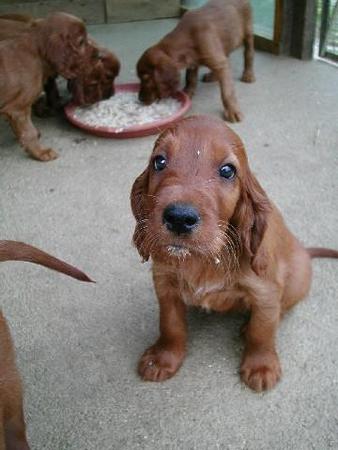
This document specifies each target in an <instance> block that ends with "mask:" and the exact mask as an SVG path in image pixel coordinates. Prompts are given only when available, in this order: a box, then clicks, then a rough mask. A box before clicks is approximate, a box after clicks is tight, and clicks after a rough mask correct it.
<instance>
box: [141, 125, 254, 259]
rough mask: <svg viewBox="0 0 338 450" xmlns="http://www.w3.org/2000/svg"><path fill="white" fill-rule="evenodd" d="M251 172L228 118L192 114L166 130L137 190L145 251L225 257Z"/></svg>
mask: <svg viewBox="0 0 338 450" xmlns="http://www.w3.org/2000/svg"><path fill="white" fill-rule="evenodd" d="M247 176H248V165H247V159H246V155H245V151H244V148H243V144H242V142H241V141H240V139H239V137H238V136H237V135H236V134H235V133H234V132H232V131H231V130H230V128H228V127H227V126H226V125H225V124H224V122H223V121H221V120H214V119H209V118H206V117H192V118H188V119H185V120H183V121H181V122H180V123H179V124H178V125H177V126H175V127H174V128H172V129H170V130H168V131H166V132H164V133H163V134H162V135H161V136H160V138H159V139H158V140H157V142H156V144H155V147H154V150H153V153H152V156H151V158H150V162H149V165H148V168H147V169H146V171H145V172H143V174H142V175H141V176H140V177H139V178H138V179H137V180H136V182H135V184H134V187H133V191H132V208H133V212H134V215H135V217H136V218H137V221H138V224H137V226H136V230H135V234H134V242H135V244H136V246H137V248H138V250H139V251H140V253H141V255H142V256H143V257H144V258H145V259H146V258H147V256H149V255H150V256H152V257H153V259H159V258H160V259H164V258H165V259H168V258H185V257H189V256H191V255H197V254H198V255H203V256H204V257H206V258H213V259H217V258H221V257H222V252H223V251H224V248H225V247H231V245H235V244H234V241H236V239H237V241H238V236H235V234H236V230H235V226H234V225H233V224H232V220H233V218H234V217H235V213H236V210H237V208H238V205H239V203H240V200H241V198H242V191H243V186H244V184H245V181H244V180H245V179H246V178H247ZM236 245H238V242H237V244H236Z"/></svg>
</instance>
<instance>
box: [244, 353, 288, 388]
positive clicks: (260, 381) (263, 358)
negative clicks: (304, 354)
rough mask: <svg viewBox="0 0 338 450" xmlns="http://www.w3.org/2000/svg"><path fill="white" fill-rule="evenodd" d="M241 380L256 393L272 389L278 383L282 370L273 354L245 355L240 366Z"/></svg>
mask: <svg viewBox="0 0 338 450" xmlns="http://www.w3.org/2000/svg"><path fill="white" fill-rule="evenodd" d="M240 373H241V379H242V380H243V381H244V383H245V384H247V385H248V386H249V387H250V388H251V389H253V390H254V391H257V392H262V391H266V390H268V389H272V388H273V387H274V386H275V385H276V384H277V382H278V381H279V379H280V377H281V374H282V370H281V367H280V363H279V359H278V356H277V355H276V353H274V352H272V351H271V352H258V351H257V352H252V353H247V354H246V355H245V356H244V358H243V362H242V365H241V370H240Z"/></svg>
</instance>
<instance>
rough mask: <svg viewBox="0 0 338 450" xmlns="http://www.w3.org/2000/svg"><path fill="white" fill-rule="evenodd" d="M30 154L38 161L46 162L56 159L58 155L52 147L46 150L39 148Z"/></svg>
mask: <svg viewBox="0 0 338 450" xmlns="http://www.w3.org/2000/svg"><path fill="white" fill-rule="evenodd" d="M32 156H33V158H35V159H37V160H38V161H43V162H46V161H52V160H53V159H56V158H57V157H58V156H59V155H58V154H57V153H56V152H55V151H54V150H53V149H51V148H47V149H46V150H41V151H40V152H38V153H34V154H33V155H32Z"/></svg>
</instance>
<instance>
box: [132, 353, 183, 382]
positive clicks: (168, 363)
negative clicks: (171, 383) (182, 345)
mask: <svg viewBox="0 0 338 450" xmlns="http://www.w3.org/2000/svg"><path fill="white" fill-rule="evenodd" d="M183 359H184V352H183V351H175V350H173V349H169V348H165V347H161V346H160V345H158V344H155V345H153V346H152V347H150V348H148V350H146V351H145V352H144V354H143V355H142V357H141V359H140V361H139V363H138V373H139V375H140V376H141V378H142V379H143V380H145V381H164V380H167V379H168V378H171V377H172V376H173V375H175V373H176V372H177V371H178V369H179V368H180V366H181V364H182V362H183Z"/></svg>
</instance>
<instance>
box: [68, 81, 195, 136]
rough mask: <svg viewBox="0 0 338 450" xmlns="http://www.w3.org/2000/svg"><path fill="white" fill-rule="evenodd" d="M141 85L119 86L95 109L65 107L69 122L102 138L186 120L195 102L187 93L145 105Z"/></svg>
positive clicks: (158, 128) (140, 132)
mask: <svg viewBox="0 0 338 450" xmlns="http://www.w3.org/2000/svg"><path fill="white" fill-rule="evenodd" d="M138 88H139V85H138V84H125V85H118V86H116V94H115V95H114V96H113V97H111V98H109V99H108V100H102V101H100V102H97V103H95V104H94V105H91V106H85V107H81V106H76V105H74V104H69V105H67V106H66V107H65V114H66V117H67V118H68V120H69V121H70V122H71V123H73V124H74V125H76V126H78V127H80V128H82V129H84V130H86V131H88V132H90V133H92V134H96V135H98V136H105V137H115V138H123V137H137V136H146V135H149V134H155V133H159V132H160V131H162V130H163V129H164V128H166V127H167V126H168V125H170V124H171V123H172V122H174V121H176V120H177V119H179V118H180V117H182V116H183V115H184V114H185V113H186V111H187V110H188V109H189V108H190V106H191V102H190V99H189V97H188V96H187V95H186V94H185V93H184V92H180V91H179V92H177V93H176V94H175V95H174V96H173V97H169V98H165V99H162V100H159V101H156V102H154V103H152V104H151V105H145V104H143V103H141V102H140V101H139V100H138Z"/></svg>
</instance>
